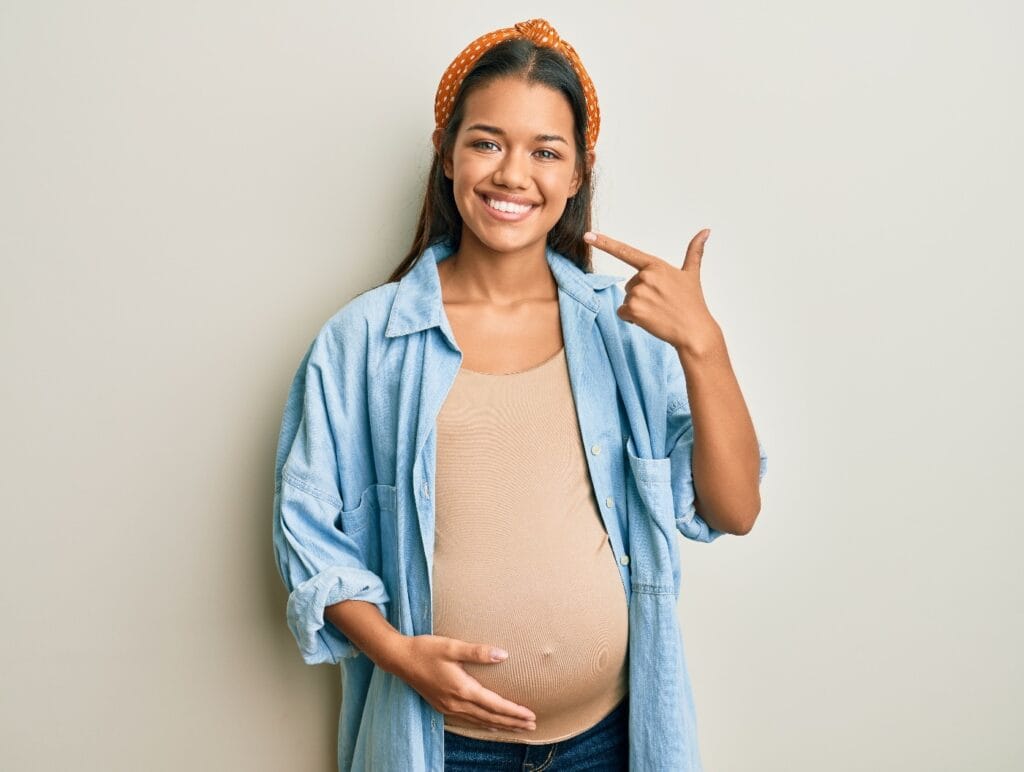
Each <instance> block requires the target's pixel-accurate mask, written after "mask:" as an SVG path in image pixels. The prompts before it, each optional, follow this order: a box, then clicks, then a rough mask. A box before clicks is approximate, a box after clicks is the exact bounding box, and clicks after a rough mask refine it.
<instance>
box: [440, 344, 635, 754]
mask: <svg viewBox="0 0 1024 772" xmlns="http://www.w3.org/2000/svg"><path fill="white" fill-rule="evenodd" d="M435 491H436V502H435V505H436V512H435V528H436V534H435V547H434V570H433V603H434V634H435V635H443V636H447V637H451V638H458V639H460V640H464V641H469V642H471V643H486V644H490V645H494V646H499V647H501V648H503V649H505V650H506V651H507V652H509V657H508V659H507V660H505V661H504V662H498V663H494V664H484V663H475V662H463V663H462V664H463V667H464V668H465V670H466V672H467V673H469V674H470V675H471V676H473V677H474V678H475V679H477V680H478V681H479V682H480V683H481V684H482V685H483V686H484V687H486V688H487V689H490V690H491V691H494V692H496V693H497V694H499V695H501V696H503V697H505V698H506V699H509V700H512V701H513V702H515V703H518V704H520V705H525V706H526V707H527V708H529V709H530V710H532V711H533V712H534V713H535V714H536V716H537V729H536V730H533V731H529V730H528V731H526V732H522V733H515V732H506V731H497V732H492V731H491V730H490V729H485V728H482V727H470V726H462V725H459V724H451V723H449V718H448V717H447V716H446V717H445V725H444V728H445V729H446V730H448V731H450V732H454V733H456V734H460V735H465V736H468V737H476V738H478V739H482V740H501V741H504V742H521V743H522V742H525V743H537V744H539V743H552V742H557V741H560V740H565V739H567V738H569V737H572V736H573V735H576V734H579V733H580V732H583V731H585V730H587V729H589V728H590V727H592V726H593V725H594V724H596V723H597V722H599V721H600V720H601V719H602V718H604V717H605V716H606V715H608V713H610V712H611V710H612V709H613V708H614V707H615V706H616V705H618V703H619V702H620V701H621V700H622V699H623V698H624V697H625V695H626V694H627V690H628V688H629V666H628V651H629V646H628V643H629V638H628V636H629V621H628V615H627V607H626V595H625V590H624V588H623V586H622V578H621V576H620V574H619V568H618V565H617V564H616V562H615V557H614V555H613V553H612V548H611V544H610V542H609V541H608V534H607V532H606V531H605V528H604V523H603V522H602V520H601V515H600V511H599V509H598V503H597V498H596V496H595V495H594V491H593V487H592V486H591V484H590V478H589V476H588V473H587V461H586V451H585V449H584V447H583V440H582V436H581V434H580V430H579V424H578V422H577V416H576V410H575V406H574V402H573V395H572V390H571V387H570V382H569V371H568V367H567V362H566V359H565V348H564V347H563V348H562V349H561V350H560V351H559V352H558V353H557V354H555V355H554V356H553V357H551V358H550V359H548V360H547V361H546V362H544V363H542V364H540V365H537V366H536V367H533V368H530V369H528V370H522V371H518V372H513V373H479V372H475V371H472V370H467V369H465V368H463V369H461V370H460V371H459V373H458V375H457V376H456V379H455V382H454V383H453V385H452V388H451V390H450V392H449V394H448V397H447V399H446V400H445V402H444V404H443V405H442V407H441V410H440V412H439V414H438V418H437V481H436V485H435Z"/></svg>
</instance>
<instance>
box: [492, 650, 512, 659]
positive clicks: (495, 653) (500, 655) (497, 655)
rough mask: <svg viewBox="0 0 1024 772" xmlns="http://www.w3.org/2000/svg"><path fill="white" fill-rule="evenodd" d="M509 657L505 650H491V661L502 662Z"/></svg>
mask: <svg viewBox="0 0 1024 772" xmlns="http://www.w3.org/2000/svg"><path fill="white" fill-rule="evenodd" d="M507 656H508V652H507V651H505V650H504V649H491V659H493V660H494V661H495V662H500V661H501V660H503V659H505V658H506V657H507Z"/></svg>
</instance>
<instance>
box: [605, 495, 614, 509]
mask: <svg viewBox="0 0 1024 772" xmlns="http://www.w3.org/2000/svg"><path fill="white" fill-rule="evenodd" d="M612 503H613V499H612V497H611V496H609V497H608V498H606V499H605V500H604V504H605V506H606V507H610V506H611V505H612Z"/></svg>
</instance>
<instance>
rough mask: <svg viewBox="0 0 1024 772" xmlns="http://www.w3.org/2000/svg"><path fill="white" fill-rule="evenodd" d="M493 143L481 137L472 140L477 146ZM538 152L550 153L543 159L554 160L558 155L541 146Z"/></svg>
mask: <svg viewBox="0 0 1024 772" xmlns="http://www.w3.org/2000/svg"><path fill="white" fill-rule="evenodd" d="M495 144H496V143H495V142H492V141H491V140H489V139H481V140H479V141H477V142H474V143H473V147H479V146H480V145H495ZM539 152H541V153H551V157H549V158H545V159H544V160H545V161H555V160H557V159H558V157H559V156H558V153H556V152H555V151H553V150H548V149H547V148H542V149H541V150H540V151H539Z"/></svg>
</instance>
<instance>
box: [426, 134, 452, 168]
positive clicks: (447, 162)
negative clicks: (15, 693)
mask: <svg viewBox="0 0 1024 772" xmlns="http://www.w3.org/2000/svg"><path fill="white" fill-rule="evenodd" d="M443 133H444V129H434V133H433V134H432V135H431V141H432V142H433V143H434V152H436V153H437V154H438V155H440V154H441V135H442V134H443ZM442 161H443V162H444V163H443V165H444V176H445V177H447V178H448V179H452V177H453V176H454V175H455V170H454V169H452V162H451V159H450V158H444V159H442Z"/></svg>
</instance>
